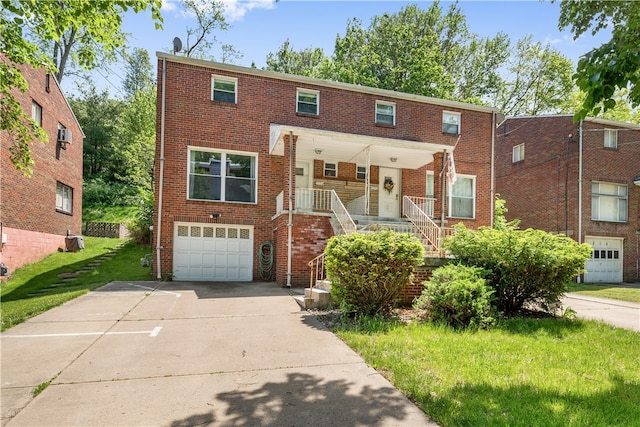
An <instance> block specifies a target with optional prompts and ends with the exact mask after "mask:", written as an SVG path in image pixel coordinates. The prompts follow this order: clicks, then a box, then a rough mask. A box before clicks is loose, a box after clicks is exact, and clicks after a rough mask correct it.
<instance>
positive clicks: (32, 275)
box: [0, 237, 152, 331]
mask: <svg viewBox="0 0 640 427" xmlns="http://www.w3.org/2000/svg"><path fill="white" fill-rule="evenodd" d="M121 243H124V246H123V247H122V248H121V249H120V250H118V252H117V253H116V255H115V256H113V257H110V258H106V259H105V260H104V261H103V262H102V263H101V264H100V265H98V266H96V267H92V268H91V269H90V270H89V271H87V272H83V273H81V274H80V275H79V276H78V277H75V278H73V279H71V280H63V279H61V278H60V277H58V275H59V274H60V273H72V272H76V271H79V270H80V269H81V268H82V267H85V266H86V265H87V264H90V263H92V262H93V261H95V260H96V259H98V258H100V257H101V256H102V255H104V254H105V253H107V252H109V251H110V250H112V249H114V248H115V247H116V245H118V244H121ZM84 245H85V249H84V250H82V251H78V252H58V253H55V254H52V255H49V256H48V257H46V258H45V259H43V260H42V261H39V262H36V263H33V264H30V265H26V266H24V267H22V268H20V269H18V270H16V271H15V272H14V273H13V274H12V276H11V278H10V279H9V280H8V281H7V282H5V283H3V284H2V285H1V287H0V299H1V301H0V310H1V318H2V330H3V331H4V330H5V329H7V328H10V327H12V326H15V325H17V324H19V323H22V322H24V321H25V320H27V319H29V318H31V317H33V316H36V315H38V314H40V313H43V312H45V311H47V310H49V309H51V308H53V307H55V306H58V305H60V304H63V303H64V302H66V301H69V300H71V299H73V298H76V297H78V296H80V295H82V294H85V293H86V292H88V291H90V290H92V289H95V288H97V287H100V286H102V285H105V284H107V283H109V282H111V281H114V280H151V279H152V278H151V276H150V273H149V271H150V269H149V267H142V266H141V265H140V258H142V257H143V256H144V255H145V254H147V253H149V252H151V250H150V249H149V247H148V246H140V245H137V244H135V243H134V242H133V241H129V240H123V239H107V238H98V237H85V238H84ZM58 284H61V285H58ZM54 285H56V286H54Z"/></svg>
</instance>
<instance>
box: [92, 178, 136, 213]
mask: <svg viewBox="0 0 640 427" xmlns="http://www.w3.org/2000/svg"><path fill="white" fill-rule="evenodd" d="M139 199H140V198H139V196H138V189H137V188H136V187H135V186H132V185H129V184H124V183H122V182H106V181H105V180H104V179H102V178H100V177H94V178H91V179H85V181H84V183H83V185H82V204H83V205H87V206H92V205H113V206H128V205H134V204H137V203H139Z"/></svg>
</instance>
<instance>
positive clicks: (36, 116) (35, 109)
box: [31, 101, 42, 127]
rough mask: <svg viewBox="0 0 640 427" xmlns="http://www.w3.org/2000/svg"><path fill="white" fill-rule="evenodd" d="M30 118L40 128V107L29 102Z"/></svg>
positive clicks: (35, 103)
mask: <svg viewBox="0 0 640 427" xmlns="http://www.w3.org/2000/svg"><path fill="white" fill-rule="evenodd" d="M31 118H32V119H33V120H35V122H36V123H37V124H38V125H39V126H40V127H42V107H41V106H40V104H38V103H37V102H36V101H31Z"/></svg>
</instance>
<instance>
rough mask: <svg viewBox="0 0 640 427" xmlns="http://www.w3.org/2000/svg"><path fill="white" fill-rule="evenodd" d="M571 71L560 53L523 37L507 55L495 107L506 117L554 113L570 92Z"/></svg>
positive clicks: (568, 63) (530, 37) (529, 37)
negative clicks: (505, 72) (504, 71)
mask: <svg viewBox="0 0 640 427" xmlns="http://www.w3.org/2000/svg"><path fill="white" fill-rule="evenodd" d="M572 68H573V65H572V63H571V61H570V60H569V59H567V58H566V57H564V56H563V55H561V54H560V52H558V51H557V50H555V49H553V48H551V47H550V46H549V45H548V44H547V45H543V44H542V43H540V42H533V38H532V36H531V35H529V36H526V37H524V38H522V39H520V40H519V41H518V43H517V45H516V47H515V51H514V52H512V54H511V57H510V59H509V61H508V64H507V74H506V76H505V77H504V83H503V85H502V87H501V88H500V90H499V91H498V93H497V96H496V99H495V105H496V106H497V107H498V108H499V109H500V110H501V111H502V112H503V113H504V114H506V115H507V116H517V115H532V116H533V115H537V114H542V113H557V112H558V111H559V110H560V109H561V106H562V104H563V103H564V100H565V97H566V94H567V93H570V92H571V91H572V90H573V87H574V86H573V82H572V80H571V70H572Z"/></svg>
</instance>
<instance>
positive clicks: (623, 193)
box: [591, 182, 628, 222]
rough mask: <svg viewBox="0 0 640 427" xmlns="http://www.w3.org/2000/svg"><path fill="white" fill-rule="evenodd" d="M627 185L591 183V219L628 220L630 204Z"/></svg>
mask: <svg viewBox="0 0 640 427" xmlns="http://www.w3.org/2000/svg"><path fill="white" fill-rule="evenodd" d="M627 197H628V188H627V186H626V185H622V184H613V183H610V182H592V183H591V219H593V220H595V221H611V222H626V221H627V206H628V199H627Z"/></svg>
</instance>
